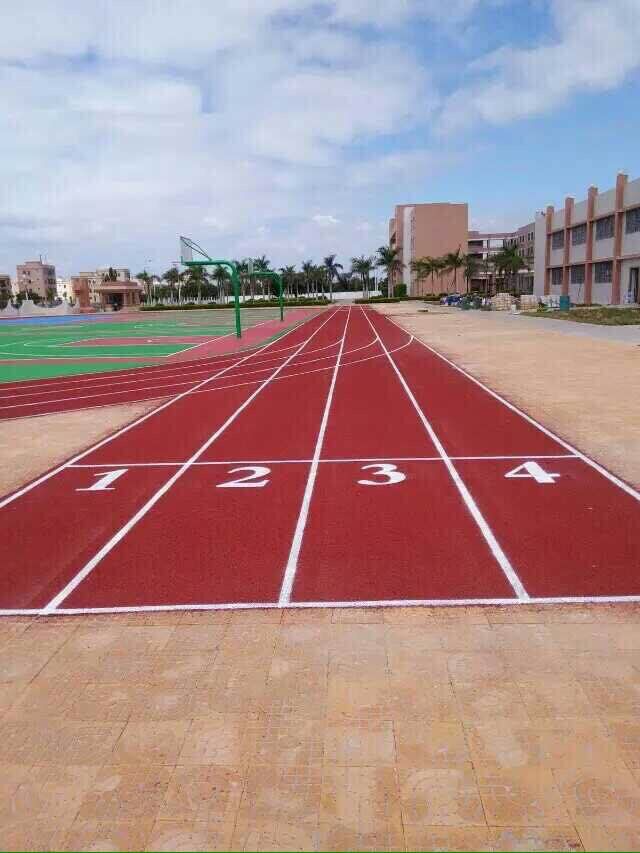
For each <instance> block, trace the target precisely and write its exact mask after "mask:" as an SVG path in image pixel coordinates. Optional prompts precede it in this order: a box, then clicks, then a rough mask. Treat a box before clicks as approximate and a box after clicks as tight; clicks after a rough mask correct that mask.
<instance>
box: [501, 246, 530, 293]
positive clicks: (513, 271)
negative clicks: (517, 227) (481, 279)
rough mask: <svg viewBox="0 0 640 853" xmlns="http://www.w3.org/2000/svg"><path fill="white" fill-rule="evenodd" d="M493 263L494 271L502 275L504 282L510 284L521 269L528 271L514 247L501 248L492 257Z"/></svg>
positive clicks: (525, 263)
mask: <svg viewBox="0 0 640 853" xmlns="http://www.w3.org/2000/svg"><path fill="white" fill-rule="evenodd" d="M493 263H494V265H495V268H496V270H498V272H500V273H502V275H503V276H504V278H505V281H506V282H508V283H509V284H508V285H507V287H509V286H510V284H511V279H512V277H513V276H515V275H517V274H518V273H519V272H520V270H521V269H529V265H528V264H527V262H526V261H525V260H524V259H523V258H522V257H521V256H520V253H519V252H518V249H517V247H516V246H503V248H502V249H501V250H500V251H499V252H498V254H497V255H494V258H493Z"/></svg>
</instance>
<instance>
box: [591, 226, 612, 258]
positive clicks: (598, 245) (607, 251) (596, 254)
mask: <svg viewBox="0 0 640 853" xmlns="http://www.w3.org/2000/svg"><path fill="white" fill-rule="evenodd" d="M595 230H596V229H595V228H594V229H593V231H594V235H593V260H594V261H597V260H598V259H599V258H610V257H612V256H613V237H608V238H607V239H606V240H596V238H595Z"/></svg>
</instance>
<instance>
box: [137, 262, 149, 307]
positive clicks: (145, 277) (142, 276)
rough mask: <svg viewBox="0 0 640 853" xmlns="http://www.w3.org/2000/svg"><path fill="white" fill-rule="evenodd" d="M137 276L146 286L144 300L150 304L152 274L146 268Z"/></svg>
mask: <svg viewBox="0 0 640 853" xmlns="http://www.w3.org/2000/svg"><path fill="white" fill-rule="evenodd" d="M136 278H137V279H138V280H139V281H141V282H142V285H143V287H144V297H145V298H144V301H145V302H146V303H147V304H149V302H151V276H150V275H149V273H148V272H147V271H146V270H142V272H139V273H138V275H137V276H136Z"/></svg>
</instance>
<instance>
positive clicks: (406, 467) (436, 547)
mask: <svg viewBox="0 0 640 853" xmlns="http://www.w3.org/2000/svg"><path fill="white" fill-rule="evenodd" d="M372 337H375V335H374V333H373V331H372V329H371V326H370V324H369V323H368V322H367V319H366V316H365V314H364V312H363V310H362V309H354V315H353V319H352V323H351V324H350V326H349V334H348V336H347V341H348V346H349V348H355V347H356V346H359V345H362V344H365V343H367V342H368V341H371V339H372ZM391 343H392V346H391V349H392V350H396V352H395V353H394V355H398V354H399V353H401V352H402V351H403V350H402V347H406V346H407V345H408V344H409V338H408V336H407V335H406V334H404V333H400V334H397V333H396V331H394V334H393V340H392V342H391ZM365 354H366V355H365ZM360 356H361V358H362V359H364V358H366V359H367V360H358V359H353V360H352V361H351V362H350V361H349V360H345V365H344V367H340V370H339V373H338V379H337V383H336V388H335V394H334V399H333V405H332V407H331V411H330V414H329V421H328V427H327V432H326V436H325V441H324V447H323V450H322V459H323V460H324V461H322V462H321V463H320V465H319V471H318V476H317V480H316V483H315V489H314V491H313V495H312V499H311V503H310V509H309V515H308V518H307V523H306V527H305V529H304V533H303V540H302V546H301V550H300V554H299V557H298V561H297V571H296V574H295V579H294V582H293V589H292V595H291V601H292V602H294V603H295V602H312V601H322V602H327V601H363V602H364V601H384V600H392V599H395V600H419V599H423V600H424V599H464V598H512V597H514V595H515V594H514V590H513V588H512V587H511V585H510V584H509V582H508V581H507V579H506V577H505V575H504V573H503V571H502V570H501V568H500V566H499V565H498V563H497V562H496V560H495V558H494V556H493V555H492V553H491V551H490V550H489V547H488V545H487V543H486V541H485V539H484V538H483V536H482V534H481V533H480V531H479V529H478V526H477V524H476V523H475V522H474V521H473V519H472V517H471V515H470V514H469V512H468V510H467V508H466V506H465V504H464V502H463V499H462V498H461V496H460V493H459V491H458V489H457V488H456V486H455V485H454V482H453V480H452V478H451V475H450V474H449V473H448V471H447V469H446V467H445V465H444V463H443V462H442V460H441V458H440V456H439V454H438V451H437V449H436V447H435V445H434V443H433V442H432V441H431V439H430V437H429V435H428V434H427V432H426V430H425V428H424V426H423V424H422V423H421V421H420V419H419V417H418V415H417V413H416V411H415V409H414V407H413V406H412V404H411V402H410V400H409V398H408V397H407V394H406V392H405V390H404V389H403V387H402V385H401V383H400V381H399V380H398V377H397V375H396V374H395V372H394V370H393V368H392V367H391V365H390V364H389V361H388V359H387V357H386V355H385V354H384V351H383V349H382V347H381V346H380V344H379V343H377V342H376V343H375V345H374V346H372V347H370V348H369V349H367V350H362V352H361V354H360ZM412 457H418V459H415V458H414V459H412ZM372 459H376V460H378V461H377V462H372V461H371V460H372ZM335 460H347V461H335Z"/></svg>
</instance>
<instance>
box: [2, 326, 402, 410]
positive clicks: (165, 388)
mask: <svg viewBox="0 0 640 853" xmlns="http://www.w3.org/2000/svg"><path fill="white" fill-rule="evenodd" d="M337 343H339V341H338V342H337ZM372 343H375V341H373V342H372ZM410 343H411V341H407V343H406V344H402V345H401V346H399V347H397V348H396V349H394V350H391V352H398V351H399V350H401V349H404V348H405V347H407V346H409V344H410ZM367 346H369V344H367ZM287 349H289V348H287ZM351 352H355V350H351ZM383 357H384V356H383V355H382V353H380V354H379V355H370V356H366V357H365V358H359V359H356V360H355V361H349V362H345V363H343V364H342V367H343V368H345V367H353V366H354V365H356V364H362V363H363V362H365V361H371V360H372V359H376V358H383ZM328 358H334V356H322V357H321V358H317V359H310V361H322V360H324V359H328ZM278 360H279V359H271V364H274V363H276V364H277V362H278ZM310 361H308V362H303V363H304V364H309V363H310ZM256 363H259V364H263V363H265V362H256ZM238 365H239V362H237V363H235V364H233V365H230V366H229V369H233V368H234V367H237V366H238ZM272 369H273V368H272V367H262V368H259V369H258V370H254V371H249V372H247V373H239V374H236V375H235V376H230V377H227V379H236V378H242V377H243V376H254V375H255V374H257V373H266V372H267V371H268V370H272ZM327 370H333V366H331V365H329V366H327V367H314V368H313V369H311V370H301V371H299V372H297V373H287V374H286V375H285V376H278V378H277V380H276V381H278V382H282V381H283V380H285V379H295V378H296V377H297V376H310V375H311V374H312V373H323V372H325V371H327ZM198 372H200V373H206V372H208V371H198ZM219 375H221V374H219ZM260 381H261V380H260V379H246V380H245V381H244V382H236V383H234V384H233V385H217V386H215V387H213V388H201V387H199V386H198V387H197V388H196V387H195V386H194V383H193V381H192V380H187V381H185V382H171V383H169V384H168V385H146V386H145V387H144V388H141V389H139V391H140V393H143V392H149V391H151V390H154V389H155V390H157V393H154V394H152V395H151V397H135V398H134V399H130V400H124V401H122V403H123V404H129V403H132V404H133V403H142V402H144V401H145V400H149V399H151V400H154V399H158V398H160V397H166V396H168V394H169V393H170V391H169V389H174V388H178V387H180V386H181V385H192V390H193V392H194V394H206V393H209V392H212V391H228V390H230V389H232V388H242V387H243V386H245V385H257V384H258V383H259V382H260ZM163 391H164V393H162V392H163ZM131 393H132V391H131V389H124V390H122V391H103V392H100V393H98V394H85V395H82V396H74V397H61V398H59V399H58V400H35V401H33V402H30V403H13V404H11V405H10V406H0V410H2V411H6V410H8V409H23V408H26V407H27V406H47V405H51V404H52V403H62V402H67V401H70V402H74V401H77V400H92V399H95V398H96V397H109V398H112V397H117V396H118V395H121V394H131ZM133 393H136V392H135V391H134V392H133ZM111 405H119V403H116V402H113V401H110V402H107V403H99V404H97V405H95V406H79V407H77V409H75V408H74V409H60V410H57V411H54V412H34V413H33V414H28V415H27V414H19V415H16V416H15V417H11V416H8V417H2V418H0V422H1V421H2V420H18V419H20V418H30V417H41V416H43V415H46V414H62V413H63V412H67V411H84V410H86V409H91V408H94V409H95V408H100V406H111Z"/></svg>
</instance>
